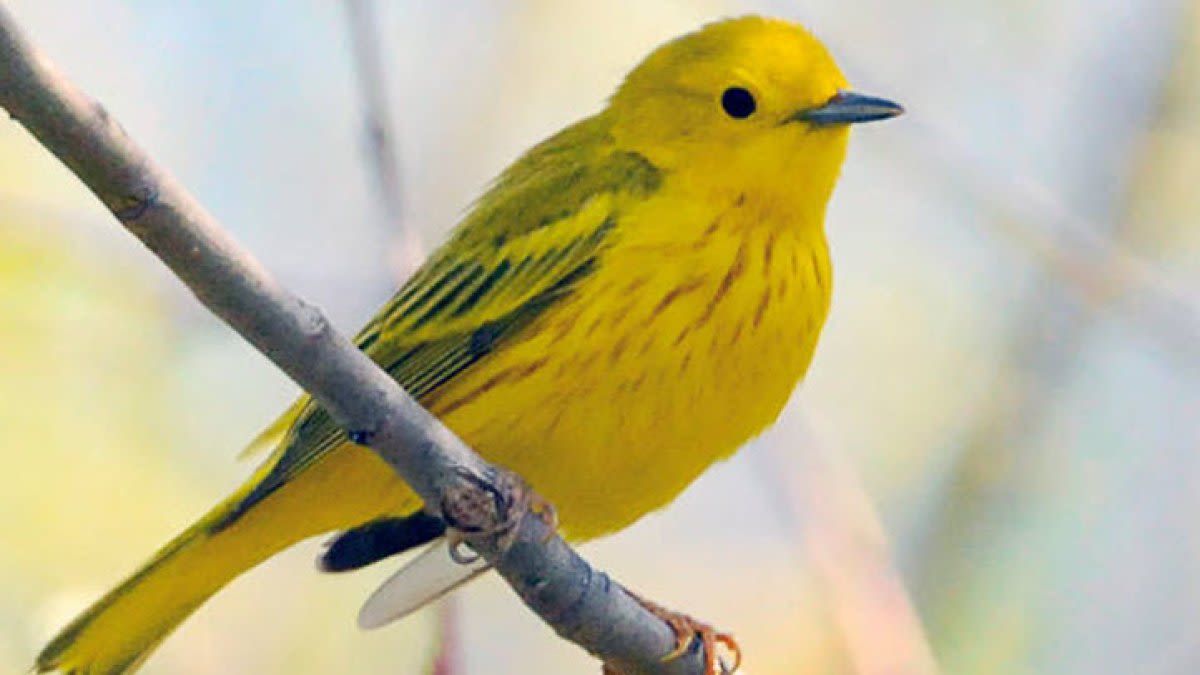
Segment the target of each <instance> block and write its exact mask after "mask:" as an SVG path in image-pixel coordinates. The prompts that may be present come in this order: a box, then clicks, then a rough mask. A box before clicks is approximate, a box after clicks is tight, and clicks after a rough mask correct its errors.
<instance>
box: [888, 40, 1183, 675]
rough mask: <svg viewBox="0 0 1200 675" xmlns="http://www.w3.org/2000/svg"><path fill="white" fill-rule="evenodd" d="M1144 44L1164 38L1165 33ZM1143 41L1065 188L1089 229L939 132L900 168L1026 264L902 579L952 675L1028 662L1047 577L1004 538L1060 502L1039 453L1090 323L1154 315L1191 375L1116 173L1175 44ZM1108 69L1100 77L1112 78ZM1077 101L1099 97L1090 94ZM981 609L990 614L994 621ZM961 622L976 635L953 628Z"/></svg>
mask: <svg viewBox="0 0 1200 675" xmlns="http://www.w3.org/2000/svg"><path fill="white" fill-rule="evenodd" d="M1140 28H1141V29H1142V30H1146V31H1156V30H1158V31H1168V32H1170V31H1171V30H1173V29H1174V27H1173V25H1172V22H1169V21H1168V22H1163V23H1155V22H1148V23H1147V24H1145V25H1143V26H1141V27H1140ZM1142 37H1145V36H1142ZM1155 37H1156V38H1157V39H1156V40H1147V41H1144V42H1143V41H1139V42H1138V44H1139V45H1145V44H1156V45H1159V48H1158V49H1156V50H1146V49H1142V48H1139V51H1138V54H1137V57H1138V58H1140V59H1141V61H1140V63H1141V65H1142V67H1143V70H1141V71H1139V73H1142V75H1141V76H1139V77H1136V78H1133V77H1125V78H1114V79H1113V80H1112V81H1109V82H1107V87H1108V88H1109V89H1110V90H1109V91H1106V92H1104V95H1105V96H1109V97H1113V98H1116V99H1119V100H1126V101H1134V102H1136V104H1134V105H1130V106H1128V107H1127V108H1126V109H1125V110H1124V111H1123V115H1122V116H1116V117H1114V118H1113V119H1108V120H1106V124H1107V126H1101V127H1099V128H1098V129H1094V130H1093V134H1092V135H1091V136H1090V138H1089V139H1088V140H1089V145H1088V156H1086V157H1079V158H1076V159H1077V160H1078V162H1077V166H1078V169H1077V172H1076V173H1075V174H1073V175H1071V176H1070V178H1069V179H1068V180H1067V183H1068V187H1070V188H1071V189H1072V191H1073V192H1074V193H1076V194H1078V195H1087V196H1088V197H1089V198H1091V201H1090V202H1089V203H1087V204H1086V206H1087V207H1088V209H1089V210H1090V211H1091V212H1093V213H1094V214H1095V215H1093V216H1092V217H1083V216H1081V215H1079V214H1077V213H1076V212H1075V211H1074V210H1073V209H1071V208H1069V207H1067V206H1066V205H1065V200H1064V199H1062V198H1060V197H1058V196H1056V195H1055V193H1054V191H1052V190H1050V189H1049V188H1047V187H1045V186H1043V185H1042V184H1040V183H1038V182H1037V181H1035V180H1031V179H1027V178H1024V177H1020V176H1016V177H1014V176H1001V175H996V173H995V172H992V171H989V170H987V168H986V167H987V164H986V162H984V161H982V160H980V159H979V158H978V157H975V156H974V155H973V153H972V152H971V151H970V150H968V148H969V146H968V145H966V144H960V143H955V142H953V141H952V140H951V137H950V136H949V135H948V134H946V133H945V132H944V130H942V129H939V128H936V127H933V126H925V128H924V129H923V130H922V131H923V133H921V134H916V135H914V136H913V139H912V143H913V145H911V146H910V147H908V148H907V152H905V153H904V154H905V161H906V162H907V161H923V162H926V163H929V164H932V165H938V168H937V169H936V173H937V175H938V176H939V177H941V178H945V179H946V180H951V181H954V184H956V185H958V186H959V187H960V189H961V190H962V192H963V193H965V194H966V195H968V196H969V197H970V198H971V199H972V200H974V202H975V203H976V204H977V205H978V206H979V207H981V210H982V211H983V215H982V216H981V217H980V218H979V223H980V224H981V225H983V226H986V227H988V228H989V229H991V230H993V231H995V232H998V233H1000V234H1001V235H1003V236H1004V237H1005V238H1007V239H1009V240H1010V241H1013V242H1015V243H1016V244H1017V246H1016V248H1017V249H1018V250H1020V251H1022V252H1024V253H1026V254H1028V256H1029V258H1030V259H1031V260H1032V262H1033V263H1034V269H1033V271H1032V274H1030V275H1028V277H1027V279H1026V287H1025V291H1024V293H1023V296H1022V297H1021V298H1020V299H1019V301H1018V307H1017V309H1016V312H1015V317H1016V318H1015V319H1014V320H1013V321H1012V323H1011V325H1012V326H1013V332H1012V333H1011V335H1010V336H1009V338H1008V341H1007V343H1008V344H1007V348H1006V349H1005V353H1004V354H1002V355H1001V364H1000V367H999V368H998V369H997V371H996V372H997V373H999V374H1000V376H999V377H997V378H996V379H995V381H994V382H993V385H992V396H991V398H990V400H988V401H987V402H986V404H985V405H983V406H981V408H980V409H979V410H978V411H976V412H975V414H974V417H973V418H972V419H971V420H969V422H968V424H967V426H966V428H965V431H964V432H963V434H962V436H961V438H959V439H955V442H956V445H957V447H958V448H959V451H958V454H957V457H956V460H955V462H954V463H953V465H952V466H951V467H950V468H949V470H948V471H947V472H946V474H945V476H944V480H943V482H942V486H941V488H942V489H941V495H940V500H941V503H940V505H939V507H937V508H935V509H933V513H932V516H933V517H931V518H930V519H929V521H928V522H927V523H926V524H925V527H926V528H927V529H926V533H927V534H926V541H925V543H924V546H922V547H921V548H920V549H919V551H918V554H917V556H918V558H919V559H918V560H917V561H915V562H914V564H913V569H915V570H917V571H918V579H917V583H916V589H917V593H918V595H919V597H920V598H921V599H922V604H923V606H924V607H925V608H926V612H925V616H926V618H927V621H928V622H929V625H930V628H931V630H933V631H936V632H937V633H938V634H939V635H940V636H941V639H940V643H941V644H943V645H946V646H947V650H946V653H943V654H942V655H941V656H943V658H944V659H945V660H944V663H945V664H946V666H947V668H948V669H950V670H951V671H955V669H956V668H958V667H961V666H960V664H967V663H974V664H988V667H990V668H994V669H995V670H994V671H989V672H1012V671H1013V670H1014V669H1017V670H1023V669H1024V668H1025V667H1027V665H1028V664H1017V663H1013V662H1012V661H1011V659H1013V658H1014V655H1017V654H1028V653H1030V652H1031V651H1032V648H1031V646H1030V645H1029V644H1027V643H1029V642H1031V641H1033V640H1035V639H1036V635H1037V631H1038V627H1039V626H1038V622H1037V621H1036V620H1031V619H1030V617H1028V616H1027V615H1026V613H1027V612H1028V611H1029V609H1030V607H1029V603H1030V597H1029V596H1030V593H1029V590H1028V589H1027V588H1023V587H1022V586H1021V582H1023V581H1027V580H1028V579H1030V578H1033V577H1034V576H1035V575H1033V574H1030V573H1029V569H1028V566H1030V565H1041V564H1045V561H1044V558H1043V559H1042V560H1041V561H1035V559H1033V558H1031V557H1028V556H1023V555H1021V554H1020V553H1019V551H1014V550H1013V548H1012V547H1011V546H1009V543H1010V542H1009V539H1010V538H1011V537H1013V536H1014V530H1015V528H1022V527H1026V526H1028V523H1029V522H1030V521H1033V520H1036V519H1037V518H1039V517H1040V513H1041V512H1042V511H1043V510H1045V511H1047V512H1050V511H1052V509H1047V508H1045V505H1046V500H1054V499H1060V498H1061V492H1062V490H1061V488H1059V489H1058V490H1057V491H1056V490H1055V489H1052V488H1049V486H1054V485H1062V484H1063V483H1064V481H1062V480H1061V479H1060V478H1059V477H1058V476H1056V475H1055V469H1057V468H1058V467H1061V466H1064V465H1068V464H1069V462H1068V461H1067V460H1066V457H1065V451H1064V450H1063V449H1061V448H1059V447H1056V444H1054V443H1053V442H1050V443H1044V442H1042V441H1044V440H1045V437H1046V435H1047V434H1048V432H1049V431H1050V426H1051V424H1050V423H1051V421H1052V420H1053V419H1054V416H1055V414H1056V412H1057V411H1058V410H1059V406H1060V404H1061V401H1060V398H1061V394H1062V392H1063V390H1064V389H1066V388H1067V386H1068V385H1069V384H1070V383H1071V382H1072V381H1073V380H1074V379H1075V378H1076V377H1077V376H1078V374H1079V373H1078V367H1079V365H1080V363H1081V362H1082V355H1083V351H1084V350H1083V347H1084V345H1085V344H1086V343H1087V341H1088V339H1089V337H1090V334H1091V333H1092V331H1093V329H1094V325H1095V322H1096V319H1097V315H1098V313H1099V312H1100V311H1101V310H1103V309H1106V308H1108V307H1109V306H1110V305H1111V303H1113V302H1114V301H1115V300H1116V299H1118V298H1121V297H1123V296H1124V295H1126V294H1130V295H1135V296H1137V297H1136V300H1135V302H1136V301H1137V300H1140V301H1141V302H1140V303H1136V304H1141V305H1142V306H1148V308H1149V309H1150V310H1151V311H1150V312H1147V313H1145V317H1144V318H1145V319H1150V320H1144V321H1142V322H1140V323H1139V324H1138V326H1137V327H1138V329H1139V330H1140V331H1141V332H1142V333H1143V334H1144V335H1146V336H1147V337H1150V338H1153V339H1156V340H1158V341H1159V342H1161V343H1163V344H1165V345H1168V346H1170V347H1172V348H1173V350H1174V351H1175V352H1176V353H1177V354H1178V355H1180V356H1185V357H1187V360H1188V361H1189V363H1188V365H1189V366H1190V367H1192V368H1195V367H1197V366H1198V365H1200V361H1198V360H1197V357H1200V350H1198V349H1197V341H1196V339H1197V336H1198V335H1200V330H1198V329H1200V312H1198V311H1197V306H1196V302H1195V300H1196V298H1195V296H1194V294H1191V293H1188V292H1186V291H1184V290H1183V289H1182V288H1180V287H1179V286H1177V285H1176V284H1174V283H1172V282H1171V281H1170V280H1168V279H1167V278H1166V277H1165V276H1163V275H1161V274H1159V273H1158V272H1157V271H1155V270H1153V269H1152V268H1151V267H1150V265H1149V264H1147V263H1146V262H1145V261H1143V260H1141V259H1140V258H1139V257H1137V256H1136V255H1134V254H1133V253H1131V252H1130V251H1129V250H1128V249H1127V248H1126V247H1125V242H1124V239H1125V237H1126V234H1127V232H1128V230H1129V227H1130V224H1131V223H1130V220H1129V212H1130V209H1129V208H1128V207H1129V200H1130V191H1131V190H1130V188H1129V186H1128V181H1129V178H1130V176H1129V175H1128V174H1127V173H1126V172H1122V171H1119V170H1113V168H1114V167H1128V166H1132V165H1134V164H1135V163H1136V160H1137V159H1138V156H1137V150H1138V148H1139V147H1140V141H1141V140H1142V139H1143V138H1144V136H1145V134H1146V133H1148V130H1149V129H1150V128H1152V126H1153V122H1154V120H1155V115H1156V113H1157V111H1158V110H1159V105H1158V102H1159V101H1160V100H1161V97H1162V95H1163V91H1164V86H1165V82H1166V81H1167V77H1168V75H1169V74H1170V66H1171V64H1172V63H1173V61H1174V59H1173V58H1172V57H1173V56H1174V54H1173V51H1174V50H1175V49H1177V48H1178V45H1179V40H1178V39H1175V40H1172V39H1171V37H1172V36H1171V35H1155ZM1091 47H1092V49H1093V50H1094V53H1096V54H1097V56H1096V60H1097V63H1096V64H1095V65H1096V67H1097V68H1098V69H1099V70H1100V71H1103V72H1121V70H1120V69H1119V68H1118V67H1117V66H1118V65H1119V64H1120V63H1121V61H1122V60H1123V59H1128V58H1132V56H1131V55H1130V54H1129V53H1128V52H1127V51H1125V50H1122V49H1113V48H1111V45H1109V44H1108V43H1107V42H1100V41H1097V43H1095V44H1093V45H1091ZM1105 60H1108V61H1110V62H1112V63H1111V64H1108V65H1109V67H1105V66H1106V64H1105V63H1104V61H1105ZM1147 73H1148V74H1149V75H1150V76H1149V77H1146V76H1145V74H1147ZM1089 93H1091V94H1092V95H1095V92H1094V90H1093V91H1091V92H1089ZM1065 95H1066V96H1067V97H1068V98H1070V94H1069V93H1066V94H1065ZM1077 104H1078V105H1079V107H1080V109H1081V114H1086V111H1087V110H1089V109H1094V108H1093V107H1092V106H1089V105H1088V102H1087V101H1086V100H1085V99H1081V100H1079V101H1077ZM918 143H919V144H920V151H919V152H918V148H917V146H916V144H918ZM930 148H932V149H933V152H930ZM1056 493H1057V494H1056ZM1029 544H1030V542H1026V545H1029ZM1043 553H1046V552H1043ZM1000 570H1002V571H1001V572H1000V574H999V575H997V572H998V571H1000ZM984 575H988V578H983V576H984ZM985 606H991V608H992V613H991V614H990V615H989V613H988V612H986V611H983V607H985ZM963 616H971V617H972V621H970V622H964V621H962V620H961V617H963ZM981 626H987V627H988V628H989V629H990V630H991V631H992V635H993V636H994V639H993V640H992V641H990V642H987V643H986V644H980V643H979V641H978V640H975V639H973V638H974V636H977V635H978V631H979V629H980V628H981ZM972 652H973V653H972ZM977 670H978V668H977Z"/></svg>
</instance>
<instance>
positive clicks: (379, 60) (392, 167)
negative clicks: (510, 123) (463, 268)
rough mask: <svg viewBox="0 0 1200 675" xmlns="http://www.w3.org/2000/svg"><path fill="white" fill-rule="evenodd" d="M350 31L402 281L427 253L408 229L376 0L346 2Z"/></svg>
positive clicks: (370, 151)
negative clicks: (405, 222)
mask: <svg viewBox="0 0 1200 675" xmlns="http://www.w3.org/2000/svg"><path fill="white" fill-rule="evenodd" d="M345 5H346V15H347V18H348V23H349V28H350V46H351V50H352V51H353V52H354V64H355V70H356V71H357V73H358V84H359V90H360V91H361V93H362V101H363V123H364V127H365V131H366V154H367V157H368V160H369V163H370V166H371V169H372V171H371V173H372V175H373V176H374V178H375V190H376V193H377V194H378V195H379V204H380V207H381V209H380V211H381V219H382V222H383V225H384V227H383V228H382V230H383V232H384V233H385V236H386V237H387V238H388V239H389V240H390V241H394V242H395V243H394V244H393V245H392V246H391V247H390V255H389V257H390V258H391V260H389V263H390V264H391V267H392V270H393V273H394V274H395V276H396V278H397V279H399V280H403V279H406V278H408V276H409V275H410V274H411V273H412V272H413V271H415V270H416V269H417V267H419V266H420V264H421V261H422V260H423V259H424V249H423V247H422V245H421V240H420V237H419V236H418V234H417V231H416V228H413V227H407V226H405V225H404V200H403V197H402V193H403V191H402V189H401V180H400V176H401V173H400V160H399V158H398V153H397V152H396V141H395V137H394V134H393V133H392V131H391V129H392V112H391V105H390V103H389V97H388V87H387V78H386V77H384V67H383V62H384V59H383V54H382V50H381V48H380V44H379V34H378V33H377V28H376V26H377V25H378V21H377V19H376V16H375V10H376V8H375V2H374V0H346V2H345Z"/></svg>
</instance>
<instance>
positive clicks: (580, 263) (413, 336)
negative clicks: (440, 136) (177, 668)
mask: <svg viewBox="0 0 1200 675" xmlns="http://www.w3.org/2000/svg"><path fill="white" fill-rule="evenodd" d="M572 131H573V130H572V129H568V130H567V131H566V132H563V134H560V136H563V135H564V134H569V133H571V132H572ZM558 139H559V137H555V138H554V139H551V140H550V141H548V142H547V143H546V144H543V146H539V147H538V148H535V149H534V150H532V151H530V153H529V154H527V155H526V156H525V157H524V158H522V160H521V161H519V162H518V163H517V164H516V165H514V167H513V168H511V169H509V171H508V172H506V173H505V174H504V175H503V176H502V177H501V179H500V180H499V181H498V182H497V184H496V185H495V186H494V187H493V188H492V189H491V190H490V191H489V192H488V193H487V194H486V195H485V196H484V197H483V198H482V199H481V200H480V202H479V203H478V204H477V205H476V207H475V209H474V210H473V211H472V212H471V214H470V215H469V216H468V217H467V218H466V219H465V220H464V221H463V223H462V224H461V225H460V227H459V229H458V230H457V232H456V233H455V234H454V235H453V236H452V237H451V239H450V240H449V241H448V242H447V243H446V244H445V245H444V246H443V247H442V248H441V249H439V250H438V251H437V252H436V253H435V254H434V255H433V256H432V257H431V258H430V259H429V260H428V261H427V262H426V264H425V265H424V266H423V267H422V268H421V269H420V270H418V271H417V273H416V274H414V275H413V277H412V278H411V279H410V280H409V282H408V283H406V284H405V286H404V287H403V288H402V289H401V290H400V291H399V292H398V293H397V294H396V295H395V297H393V298H392V299H391V300H390V301H389V302H388V304H387V305H386V306H385V307H384V308H383V309H382V310H381V311H380V312H379V314H378V315H377V316H376V318H375V319H374V320H372V321H371V322H370V323H369V324H368V325H367V326H366V327H365V328H364V329H363V330H362V331H361V332H360V333H359V335H358V337H357V338H356V342H357V344H358V346H359V347H360V348H361V349H363V350H364V351H365V352H366V353H367V354H368V355H369V356H370V357H371V358H372V359H373V360H374V361H375V362H376V363H379V364H380V365H381V366H383V367H384V368H385V369H386V370H387V371H388V372H389V373H390V374H391V375H392V376H393V377H394V378H395V379H396V380H397V381H398V382H399V383H400V384H401V386H403V387H404V388H405V390H406V391H408V392H409V393H410V394H411V395H413V396H414V397H416V398H417V399H418V400H420V399H422V398H423V397H425V396H427V395H428V394H429V393H430V392H433V391H435V390H436V389H437V388H438V387H440V386H441V385H442V384H444V383H446V382H447V381H449V380H451V379H453V378H454V377H455V376H457V375H458V374H460V373H462V372H463V371H464V370H466V369H467V368H470V367H471V366H472V365H474V364H476V363H478V362H480V361H481V360H483V359H486V358H487V356H488V354H490V353H492V352H494V351H496V350H497V349H499V348H501V347H502V346H503V345H504V344H505V343H506V342H507V341H510V340H513V339H516V338H517V337H518V336H519V335H520V333H521V331H522V329H523V328H525V327H526V326H528V325H529V324H530V323H531V322H532V321H533V320H534V319H536V318H537V317H538V316H541V315H542V314H543V313H544V312H546V311H547V310H549V309H550V308H551V307H553V306H554V305H556V304H557V303H559V302H560V301H561V300H562V299H563V298H565V297H567V296H569V295H570V294H571V292H572V291H573V290H574V289H575V288H576V287H577V286H578V284H579V283H580V282H581V281H582V280H583V279H585V278H586V277H587V276H588V275H589V274H591V273H592V272H593V270H594V269H595V267H596V265H597V264H598V259H599V256H600V255H601V254H602V252H603V251H604V249H605V248H606V245H607V243H608V242H609V241H610V239H611V238H612V236H614V232H615V230H616V226H617V224H618V222H619V219H620V209H621V206H622V205H623V204H626V203H628V201H629V199H630V198H636V197H640V196H645V195H646V194H649V193H651V192H653V191H654V190H657V188H658V184H659V176H658V172H657V171H656V170H654V168H653V167H652V166H651V165H650V164H649V163H648V162H647V161H646V160H645V159H643V158H641V157H640V156H637V155H632V154H629V153H613V152H605V151H606V150H607V148H606V147H604V146H603V145H601V144H597V143H592V144H591V148H592V150H593V151H594V152H596V155H595V156H590V157H584V158H580V157H575V158H574V159H573V160H572V159H571V156H570V155H569V154H566V153H557V155H558V156H557V157H553V156H552V157H547V153H550V154H551V155H553V154H556V153H555V152H554V150H555V148H554V147H553V143H554V141H556V140H558ZM584 145H587V144H584ZM576 147H577V148H578V147H579V146H576ZM292 410H293V411H294V413H293V414H294V420H295V421H294V423H292V424H290V425H289V428H288V430H287V431H286V433H283V434H280V435H281V436H282V438H283V440H282V442H281V443H280V445H279V446H278V449H277V450H276V453H275V458H274V461H273V465H272V466H271V468H270V470H269V471H267V472H266V474H265V476H264V478H263V480H262V481H261V482H260V483H259V484H258V485H257V486H256V487H255V489H254V490H253V491H252V492H251V493H250V494H249V495H248V496H247V497H246V499H245V500H244V501H243V503H242V504H241V505H239V508H238V509H237V510H236V512H235V514H234V515H233V516H231V519H230V521H227V522H231V521H232V520H233V519H236V517H237V515H238V514H240V513H241V512H244V511H245V509H247V508H249V507H250V506H251V505H253V504H254V503H257V502H258V501H260V500H261V499H262V498H263V497H265V496H266V495H268V494H270V493H271V492H273V491H274V490H275V489H276V488H278V487H279V486H280V485H282V484H284V483H286V482H287V481H288V480H290V479H291V478H292V477H294V476H296V475H297V474H298V473H300V472H301V471H303V470H304V469H305V468H307V467H309V466H311V465H312V464H314V463H315V462H317V461H319V460H320V459H321V458H322V457H323V456H324V455H325V454H326V453H328V452H329V451H331V450H332V449H334V448H336V447H337V446H339V445H341V444H342V443H344V442H345V440H346V436H345V432H344V431H342V430H341V429H340V428H339V427H338V426H337V424H336V423H334V421H333V420H332V419H331V418H330V416H329V415H328V413H326V412H325V411H324V410H323V409H322V408H321V407H320V406H318V405H317V404H315V403H314V402H313V401H312V400H311V399H308V398H307V397H305V398H304V399H302V400H301V401H300V402H298V403H297V404H296V406H294V407H293V409H292ZM274 427H279V428H283V427H282V425H279V424H277V425H274ZM274 427H273V428H274ZM276 431H277V432H278V429H276Z"/></svg>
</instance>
